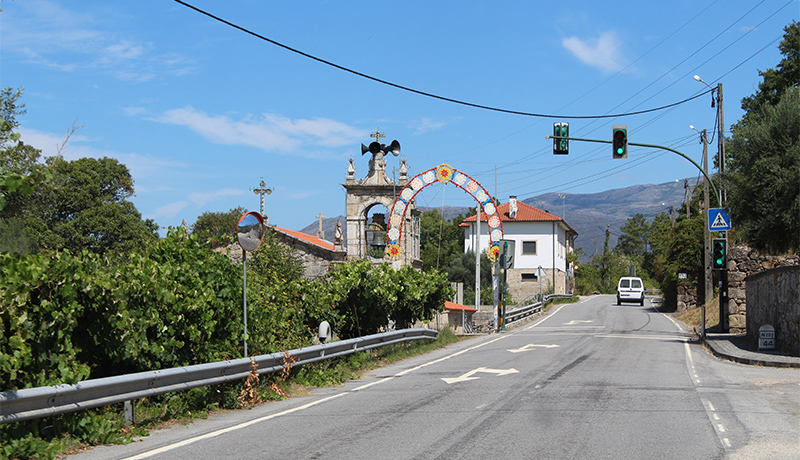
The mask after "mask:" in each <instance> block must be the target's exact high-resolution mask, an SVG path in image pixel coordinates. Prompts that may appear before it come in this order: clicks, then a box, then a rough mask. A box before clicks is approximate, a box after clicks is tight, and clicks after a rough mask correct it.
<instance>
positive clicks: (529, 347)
mask: <svg viewBox="0 0 800 460" xmlns="http://www.w3.org/2000/svg"><path fill="white" fill-rule="evenodd" d="M560 346H561V345H539V344H536V343H529V344H527V345H525V346H524V347H522V348H513V349H512V348H509V349H508V351H510V352H511V353H520V352H523V351H531V350H534V349H536V348H558V347H560Z"/></svg>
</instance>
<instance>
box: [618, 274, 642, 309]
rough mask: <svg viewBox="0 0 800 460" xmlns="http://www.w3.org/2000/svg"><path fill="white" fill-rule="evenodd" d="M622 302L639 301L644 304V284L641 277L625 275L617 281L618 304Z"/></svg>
mask: <svg viewBox="0 0 800 460" xmlns="http://www.w3.org/2000/svg"><path fill="white" fill-rule="evenodd" d="M622 302H639V305H642V306H644V284H643V283H642V279H641V278H636V277H633V276H623V277H622V278H620V279H619V283H617V305H622Z"/></svg>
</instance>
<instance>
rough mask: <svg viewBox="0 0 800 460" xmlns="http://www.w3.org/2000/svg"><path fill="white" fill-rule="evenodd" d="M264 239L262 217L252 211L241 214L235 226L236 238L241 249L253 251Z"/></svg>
mask: <svg viewBox="0 0 800 460" xmlns="http://www.w3.org/2000/svg"><path fill="white" fill-rule="evenodd" d="M263 239H264V218H263V217H261V214H259V213H257V212H255V211H252V212H248V213H247V214H245V215H243V216H242V217H241V218H240V219H239V224H238V225H237V226H236V240H237V241H238V242H239V246H241V247H242V250H244V251H247V252H253V251H255V250H256V249H258V247H259V246H261V241H262V240H263Z"/></svg>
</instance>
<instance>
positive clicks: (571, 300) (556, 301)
mask: <svg viewBox="0 0 800 460" xmlns="http://www.w3.org/2000/svg"><path fill="white" fill-rule="evenodd" d="M579 300H581V298H580V297H579V296H572V297H569V298H561V297H556V298H555V299H550V300H548V301H547V303H546V304H545V306H544V308H545V309H547V308H549V307H550V306H551V305H559V304H562V303H575V302H578V301H579Z"/></svg>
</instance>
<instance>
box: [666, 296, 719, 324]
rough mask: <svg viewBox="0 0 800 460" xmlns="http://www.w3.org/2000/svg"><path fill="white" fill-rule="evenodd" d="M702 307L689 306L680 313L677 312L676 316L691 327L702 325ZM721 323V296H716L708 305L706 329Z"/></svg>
mask: <svg viewBox="0 0 800 460" xmlns="http://www.w3.org/2000/svg"><path fill="white" fill-rule="evenodd" d="M702 315H703V309H702V307H697V308H688V309H686V310H684V311H682V312H680V313H675V318H676V319H678V320H680V321H683V322H684V323H685V324H687V325H689V326H691V327H697V326H700V322H701V321H702ZM717 324H719V297H715V298H714V299H713V300H712V301H711V302H709V303H708V305H706V329H708V328H710V327H712V326H716V325H717Z"/></svg>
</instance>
